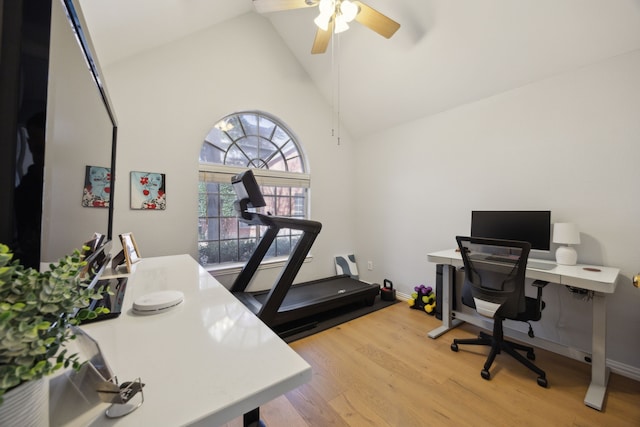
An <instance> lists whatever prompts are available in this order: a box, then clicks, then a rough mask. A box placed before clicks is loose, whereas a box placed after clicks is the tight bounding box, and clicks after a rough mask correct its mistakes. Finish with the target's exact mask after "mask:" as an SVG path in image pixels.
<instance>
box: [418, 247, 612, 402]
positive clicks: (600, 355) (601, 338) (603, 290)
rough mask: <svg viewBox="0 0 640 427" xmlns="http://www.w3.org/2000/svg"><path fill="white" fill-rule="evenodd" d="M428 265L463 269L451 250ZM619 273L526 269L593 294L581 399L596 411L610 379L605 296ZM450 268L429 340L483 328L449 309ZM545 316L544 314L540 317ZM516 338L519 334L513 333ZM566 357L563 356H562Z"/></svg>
mask: <svg viewBox="0 0 640 427" xmlns="http://www.w3.org/2000/svg"><path fill="white" fill-rule="evenodd" d="M428 259H429V261H430V262H433V263H436V264H444V265H448V266H451V267H462V265H463V264H462V256H461V255H460V252H458V251H456V250H454V249H451V250H445V251H440V252H434V253H430V254H429V255H428ZM532 261H536V262H543V263H544V262H548V263H552V262H551V261H543V260H533V259H532ZM585 267H586V268H597V269H599V270H600V271H588V270H585ZM619 273H620V270H619V269H617V268H611V267H601V266H592V265H573V266H568V265H557V266H556V267H555V268H553V269H551V270H539V269H535V268H529V267H527V272H526V277H528V278H531V279H536V280H545V281H548V282H552V283H558V284H560V285H567V286H572V287H576V288H582V289H587V290H590V291H594V296H593V303H592V307H593V332H592V337H591V384H590V385H589V389H588V390H587V394H586V396H585V398H584V403H585V405H587V406H590V407H592V408H595V409H597V410H601V409H602V403H603V401H604V396H605V394H606V391H607V382H608V380H609V368H607V366H606V338H607V336H606V333H607V323H606V321H607V305H606V295H607V294H612V293H614V292H615V290H616V285H617V279H618V274H619ZM453 274H455V273H454V270H453V268H444V269H443V277H442V279H443V285H442V306H443V307H442V326H440V327H438V328H436V329H434V330H432V331H431V332H429V337H431V338H437V337H439V336H440V335H442V334H444V333H445V332H447V331H449V330H450V329H452V328H455V327H456V326H458V325H459V324H461V323H462V322H463V320H461V319H464V321H466V322H470V323H475V324H477V325H478V326H484V324H483V323H484V322H480V321H479V322H475V321H474V319H475V318H474V317H472V316H465V315H464V314H463V313H458V312H456V311H454V310H452V303H453V301H452V298H451V296H452V287H453ZM543 316H544V314H543ZM515 335H518V334H515ZM543 341H544V340H537V341H536V344H538V345H539V346H540V347H543V348H547V349H549V350H553V351H556V350H557V346H554V345H553V344H552V343H549V344H548V345H545V344H544V342H543ZM563 354H566V353H563Z"/></svg>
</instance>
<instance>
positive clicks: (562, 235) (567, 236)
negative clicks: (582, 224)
mask: <svg viewBox="0 0 640 427" xmlns="http://www.w3.org/2000/svg"><path fill="white" fill-rule="evenodd" d="M553 243H564V244H566V245H577V244H579V243H580V232H579V231H578V227H576V225H575V224H572V223H570V222H558V223H556V224H554V225H553Z"/></svg>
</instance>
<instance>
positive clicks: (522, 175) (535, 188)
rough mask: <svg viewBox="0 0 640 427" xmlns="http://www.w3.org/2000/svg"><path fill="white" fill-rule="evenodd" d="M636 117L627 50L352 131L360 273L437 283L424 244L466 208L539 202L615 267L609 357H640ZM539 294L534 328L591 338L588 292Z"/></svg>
mask: <svg viewBox="0 0 640 427" xmlns="http://www.w3.org/2000/svg"><path fill="white" fill-rule="evenodd" d="M392 102H393V101H392ZM397 102H402V100H397ZM639 118H640V51H635V52H632V53H629V54H626V55H622V56H619V57H615V58H611V59H609V60H606V61H603V62H600V63H596V64H593V65H591V66H588V67H585V68H581V69H577V70H574V71H571V72H567V73H564V74H561V75H558V76H555V77H553V78H550V79H547V80H543V81H538V82H535V83H532V84H529V85H527V86H524V87H522V88H519V89H516V90H513V91H509V92H506V93H502V94H499V95H496V96H493V97H491V98H488V99H484V100H481V101H478V102H475V103H472V104H467V105H464V106H462V107H459V108H456V109H453V110H450V111H447V112H444V113H441V114H438V115H435V116H431V117H425V118H423V119H421V120H417V121H414V122H411V123H407V124H405V125H403V126H398V127H397V128H394V129H388V130H387V131H385V132H382V133H380V134H377V135H374V136H372V137H369V138H366V139H364V140H359V141H357V149H356V156H355V159H356V177H357V178H356V179H357V181H356V188H357V193H356V199H357V201H358V203H357V204H356V211H355V214H356V216H357V217H358V218H360V220H359V221H358V223H357V226H356V227H357V234H356V241H357V248H356V253H357V255H358V258H359V259H360V260H362V261H363V262H365V260H371V261H373V263H374V266H375V268H374V270H373V271H367V270H366V269H363V268H361V270H362V271H361V275H362V276H363V278H364V279H365V280H374V281H382V279H384V278H388V279H390V280H391V281H392V282H393V283H394V285H395V286H396V288H397V289H398V291H400V292H402V293H404V294H410V293H411V291H412V289H413V287H414V286H415V285H419V284H425V285H432V286H434V287H435V283H434V282H435V265H433V264H430V263H429V262H428V261H427V253H429V252H433V251H437V250H441V249H447V248H453V247H455V245H456V244H455V236H456V234H461V235H468V233H469V225H470V214H471V211H472V210H482V209H486V210H492V209H494V210H528V209H530V210H547V209H548V210H551V211H552V222H563V221H568V222H574V223H576V224H577V225H578V227H579V228H580V230H581V239H582V243H581V244H580V245H579V246H578V247H577V251H578V262H580V263H593V264H598V265H610V266H615V267H619V268H620V269H621V273H622V277H621V278H620V282H619V285H618V290H617V292H616V294H615V295H614V296H612V297H611V298H610V299H609V300H608V308H609V311H608V324H607V326H608V328H607V331H608V343H609V347H608V348H609V352H608V355H607V356H608V358H609V359H612V360H614V361H616V362H620V363H622V364H627V365H629V366H632V367H634V368H636V369H638V370H640V359H638V357H637V355H638V354H639V353H640V339H639V338H638V337H640V333H639V332H640V326H638V325H640V310H638V307H639V304H640V290H638V289H636V288H633V287H632V285H631V277H632V276H633V275H634V274H636V273H637V272H638V271H640V252H639V249H638V243H637V239H638V236H639V235H640V220H639V218H640V200H638V195H639V193H638V183H639V182H640V167H639V166H638V164H639V163H638V159H640V120H639ZM373 230H375V231H373ZM554 250H555V246H554V247H552V251H554ZM539 257H542V256H539ZM547 257H550V258H553V255H552V254H547ZM545 295H546V297H545V300H546V301H547V303H548V306H547V308H546V309H545V313H544V318H543V320H542V322H540V324H539V325H537V326H536V329H537V334H538V335H539V336H542V337H547V338H550V339H553V340H559V341H561V342H564V343H569V344H570V345H573V346H574V347H576V348H579V349H583V350H584V349H590V348H591V343H590V334H591V323H590V322H591V316H590V311H591V306H590V304H588V303H585V302H584V301H581V300H577V299H575V298H574V297H573V296H571V295H570V294H569V293H568V292H567V290H566V289H565V288H563V287H560V286H557V285H553V286H548V287H547V288H546V289H545ZM425 332H426V331H425ZM638 372H640V371H638Z"/></svg>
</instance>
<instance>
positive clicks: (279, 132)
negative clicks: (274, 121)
mask: <svg viewBox="0 0 640 427" xmlns="http://www.w3.org/2000/svg"><path fill="white" fill-rule="evenodd" d="M271 140H272V141H273V143H274V144H276V145H277V146H278V147H282V146H283V145H285V144H286V143H287V142H289V141H291V137H290V136H289V134H288V133H287V132H285V130H284V129H282V128H281V127H280V126H278V128H277V129H276V132H275V134H274V135H273V138H271Z"/></svg>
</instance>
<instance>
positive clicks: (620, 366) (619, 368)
mask: <svg viewBox="0 0 640 427" xmlns="http://www.w3.org/2000/svg"><path fill="white" fill-rule="evenodd" d="M607 366H608V367H609V368H610V369H611V372H613V373H615V374H618V375H621V376H623V377H626V378H630V379H632V380H636V381H640V368H636V367H635V366H631V365H626V364H624V363H620V362H616V361H615V360H611V359H607Z"/></svg>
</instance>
